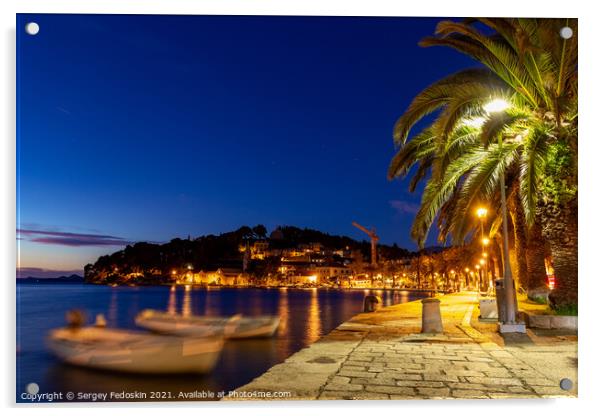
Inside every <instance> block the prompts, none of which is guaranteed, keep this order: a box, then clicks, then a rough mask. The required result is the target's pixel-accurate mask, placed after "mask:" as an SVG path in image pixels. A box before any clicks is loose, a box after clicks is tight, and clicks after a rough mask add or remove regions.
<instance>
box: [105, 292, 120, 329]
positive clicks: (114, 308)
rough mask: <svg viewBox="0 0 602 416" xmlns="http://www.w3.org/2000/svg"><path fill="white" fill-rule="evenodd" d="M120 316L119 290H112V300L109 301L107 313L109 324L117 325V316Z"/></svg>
mask: <svg viewBox="0 0 602 416" xmlns="http://www.w3.org/2000/svg"><path fill="white" fill-rule="evenodd" d="M118 316H119V309H118V302H117V290H115V289H112V290H111V301H110V302H109V310H108V313H107V318H108V322H107V323H108V324H109V325H111V326H116V325H117V317H118Z"/></svg>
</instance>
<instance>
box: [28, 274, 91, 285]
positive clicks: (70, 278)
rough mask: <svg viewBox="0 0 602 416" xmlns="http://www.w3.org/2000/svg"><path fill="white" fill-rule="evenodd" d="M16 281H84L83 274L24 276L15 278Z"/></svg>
mask: <svg viewBox="0 0 602 416" xmlns="http://www.w3.org/2000/svg"><path fill="white" fill-rule="evenodd" d="M17 283H19V284H21V283H84V278H83V276H78V275H77V274H72V275H71V276H60V277H47V278H44V277H32V276H29V277H24V278H20V279H17Z"/></svg>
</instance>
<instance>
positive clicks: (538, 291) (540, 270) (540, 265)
mask: <svg viewBox="0 0 602 416" xmlns="http://www.w3.org/2000/svg"><path fill="white" fill-rule="evenodd" d="M541 232H542V230H541V224H540V223H539V221H535V223H534V224H533V225H532V226H531V229H530V230H529V233H528V236H527V275H528V279H527V295H528V296H529V298H534V297H545V295H546V294H547V293H548V292H549V289H548V285H547V283H548V282H547V275H546V263H545V257H546V240H545V239H544V238H543V236H542V235H541Z"/></svg>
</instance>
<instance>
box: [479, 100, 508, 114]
mask: <svg viewBox="0 0 602 416" xmlns="http://www.w3.org/2000/svg"><path fill="white" fill-rule="evenodd" d="M508 108H510V103H509V102H508V101H506V100H504V99H503V98H495V99H493V100H491V101H490V102H488V103H487V104H485V105H484V106H483V110H485V112H486V113H487V114H492V113H501V112H502V111H504V110H507V109H508Z"/></svg>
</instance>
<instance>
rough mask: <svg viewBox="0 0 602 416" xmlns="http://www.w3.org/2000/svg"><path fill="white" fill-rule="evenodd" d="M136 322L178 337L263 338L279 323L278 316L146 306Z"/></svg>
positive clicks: (272, 331)
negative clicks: (175, 310)
mask: <svg viewBox="0 0 602 416" xmlns="http://www.w3.org/2000/svg"><path fill="white" fill-rule="evenodd" d="M136 325H138V326H140V327H142V328H146V329H149V330H151V331H156V332H162V333H167V334H172V335H179V336H199V335H205V336H206V335H207V334H211V333H213V334H223V335H224V336H225V337H226V338H228V339H240V338H265V337H271V336H273V335H274V333H275V332H276V330H277V329H278V326H279V325H280V317H278V316H269V315H264V316H242V315H234V316H230V317H224V316H198V315H188V316H184V315H180V314H173V313H166V312H161V311H156V310H151V309H147V310H144V311H142V312H141V313H139V314H138V316H136Z"/></svg>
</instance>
